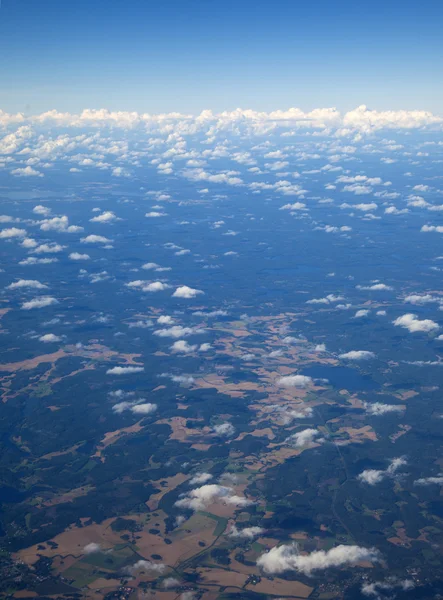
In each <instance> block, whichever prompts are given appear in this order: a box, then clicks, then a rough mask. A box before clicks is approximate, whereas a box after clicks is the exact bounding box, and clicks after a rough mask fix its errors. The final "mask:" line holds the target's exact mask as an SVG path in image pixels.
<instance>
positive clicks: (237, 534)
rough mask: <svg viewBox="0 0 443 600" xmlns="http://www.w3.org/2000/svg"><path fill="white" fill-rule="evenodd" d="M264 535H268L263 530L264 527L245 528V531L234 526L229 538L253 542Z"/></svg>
mask: <svg viewBox="0 0 443 600" xmlns="http://www.w3.org/2000/svg"><path fill="white" fill-rule="evenodd" d="M264 533H266V529H263V527H243V529H237V527H236V526H235V525H233V526H232V529H231V531H230V532H229V537H233V538H244V539H247V540H252V539H254V538H255V537H259V536H261V535H263V534H264Z"/></svg>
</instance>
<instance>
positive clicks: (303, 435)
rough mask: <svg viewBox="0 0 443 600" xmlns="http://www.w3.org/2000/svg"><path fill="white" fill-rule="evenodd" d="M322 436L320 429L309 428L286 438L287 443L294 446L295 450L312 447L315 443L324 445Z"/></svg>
mask: <svg viewBox="0 0 443 600" xmlns="http://www.w3.org/2000/svg"><path fill="white" fill-rule="evenodd" d="M320 435H321V434H320V432H319V431H318V429H312V428H308V429H303V431H298V432H297V433H294V434H292V435H290V436H289V437H288V438H286V440H285V442H286V443H287V444H291V446H294V447H295V448H304V447H306V446H311V445H312V444H314V443H319V444H320V443H322V442H323V441H324V440H323V439H322V438H319V436H320Z"/></svg>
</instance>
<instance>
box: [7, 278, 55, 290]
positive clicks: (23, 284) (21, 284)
mask: <svg viewBox="0 0 443 600" xmlns="http://www.w3.org/2000/svg"><path fill="white" fill-rule="evenodd" d="M47 287H48V286H47V285H45V284H44V283H40V281H37V280H36V279H19V280H18V281H14V283H11V284H9V285H8V286H7V288H6V289H7V290H17V289H21V288H33V289H36V290H43V289H47Z"/></svg>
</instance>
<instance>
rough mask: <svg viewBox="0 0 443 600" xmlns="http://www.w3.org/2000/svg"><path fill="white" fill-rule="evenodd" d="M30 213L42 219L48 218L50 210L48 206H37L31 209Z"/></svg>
mask: <svg viewBox="0 0 443 600" xmlns="http://www.w3.org/2000/svg"><path fill="white" fill-rule="evenodd" d="M32 212H33V213H34V214H36V215H42V216H43V217H48V216H49V215H50V214H51V209H50V208H49V206H43V205H42V204H37V206H34V208H33V209H32Z"/></svg>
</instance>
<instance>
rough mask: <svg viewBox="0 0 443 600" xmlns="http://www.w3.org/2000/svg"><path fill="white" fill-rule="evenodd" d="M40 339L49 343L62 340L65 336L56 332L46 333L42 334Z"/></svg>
mask: <svg viewBox="0 0 443 600" xmlns="http://www.w3.org/2000/svg"><path fill="white" fill-rule="evenodd" d="M38 339H39V341H40V342H44V343H45V344H48V343H54V342H61V341H62V339H63V338H61V337H60V336H59V335H55V334H54V333H45V335H42V336H40V337H39V338H38Z"/></svg>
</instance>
